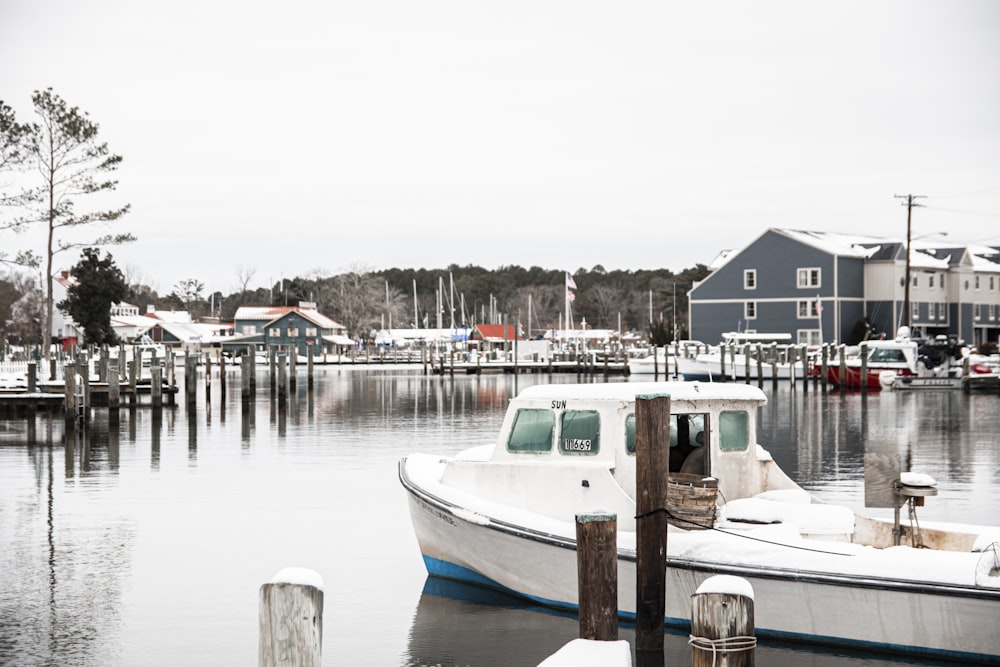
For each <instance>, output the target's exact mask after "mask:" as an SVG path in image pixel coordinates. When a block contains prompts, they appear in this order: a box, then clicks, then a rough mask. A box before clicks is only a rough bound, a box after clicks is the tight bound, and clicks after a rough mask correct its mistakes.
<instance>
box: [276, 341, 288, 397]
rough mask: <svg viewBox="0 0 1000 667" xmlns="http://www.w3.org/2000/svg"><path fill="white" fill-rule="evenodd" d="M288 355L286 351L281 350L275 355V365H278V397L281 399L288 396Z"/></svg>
mask: <svg viewBox="0 0 1000 667" xmlns="http://www.w3.org/2000/svg"><path fill="white" fill-rule="evenodd" d="M286 356H287V355H286V354H285V353H284V352H279V353H278V354H276V355H275V365H277V367H278V398H279V399H280V400H285V397H286V396H288V370H287V369H286V368H285V357H286Z"/></svg>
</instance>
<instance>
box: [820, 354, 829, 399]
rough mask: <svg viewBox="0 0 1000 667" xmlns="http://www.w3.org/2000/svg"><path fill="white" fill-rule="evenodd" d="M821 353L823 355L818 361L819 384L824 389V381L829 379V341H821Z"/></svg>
mask: <svg viewBox="0 0 1000 667" xmlns="http://www.w3.org/2000/svg"><path fill="white" fill-rule="evenodd" d="M822 355H823V357H822V360H821V362H820V364H821V366H820V378H819V386H820V387H821V388H823V389H824V390H825V389H826V383H827V382H828V381H829V379H830V378H829V375H828V373H829V369H830V345H829V343H823V349H822Z"/></svg>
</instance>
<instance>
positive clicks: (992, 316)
mask: <svg viewBox="0 0 1000 667" xmlns="http://www.w3.org/2000/svg"><path fill="white" fill-rule="evenodd" d="M996 318H997V307H996V304H993V303H991V304H990V322H992V321H993V320H995V319H996Z"/></svg>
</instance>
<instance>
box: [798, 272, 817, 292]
mask: <svg viewBox="0 0 1000 667" xmlns="http://www.w3.org/2000/svg"><path fill="white" fill-rule="evenodd" d="M820 275H821V274H820V270H819V269H798V270H797V271H796V280H795V282H796V284H797V285H798V286H799V288H806V287H819V286H820Z"/></svg>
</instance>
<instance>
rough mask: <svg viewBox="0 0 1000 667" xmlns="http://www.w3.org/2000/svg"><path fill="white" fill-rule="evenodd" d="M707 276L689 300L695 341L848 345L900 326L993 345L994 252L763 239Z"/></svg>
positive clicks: (997, 332)
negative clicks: (765, 338) (744, 335)
mask: <svg viewBox="0 0 1000 667" xmlns="http://www.w3.org/2000/svg"><path fill="white" fill-rule="evenodd" d="M908 254H909V262H907V255H908ZM711 268H712V269H713V270H712V273H711V274H709V276H708V277H707V278H705V279H704V280H702V281H701V282H699V283H697V284H696V285H695V286H694V287H693V288H692V289H691V291H690V293H689V304H690V305H689V312H688V317H689V321H690V323H691V338H693V339H695V340H704V341H718V340H720V339H721V337H722V334H723V333H725V332H730V331H743V332H757V333H791V334H792V340H793V341H794V342H796V343H798V344H809V345H816V344H819V343H821V342H846V343H853V342H857V341H858V340H861V339H862V337H864V336H865V335H868V336H872V335H875V336H878V335H881V334H883V333H884V334H885V335H886V336H887V337H890V338H891V337H892V336H893V335H895V332H896V330H897V329H898V328H899V327H900V326H903V325H907V326H910V328H911V331H913V333H914V334H915V335H922V336H933V335H938V334H944V335H950V336H954V337H957V338H959V339H961V340H965V341H967V342H970V343H981V342H985V341H991V342H996V341H997V338H998V336H1000V320H998V316H1000V249H998V248H993V247H985V246H966V247H954V246H946V245H941V244H930V243H925V242H919V243H917V242H911V243H910V245H909V252H907V244H906V243H905V241H902V242H901V241H899V240H895V239H887V238H880V237H870V236H858V235H846V234H836V233H826V232H809V231H798V230H789V229H768V230H767V231H765V232H764V233H763V234H761V235H760V236H759V237H758V238H756V239H755V240H754V241H752V242H751V243H750V244H749V245H748V246H746V247H745V248H743V249H742V250H740V251H738V252H723V253H721V254H720V255H719V257H718V258H717V260H716V261H715V262H714V263H713V265H712V267H711ZM907 275H909V283H910V285H909V289H907Z"/></svg>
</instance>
